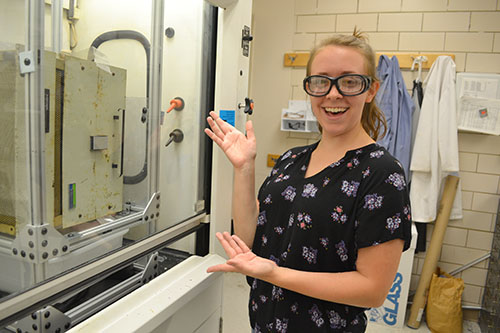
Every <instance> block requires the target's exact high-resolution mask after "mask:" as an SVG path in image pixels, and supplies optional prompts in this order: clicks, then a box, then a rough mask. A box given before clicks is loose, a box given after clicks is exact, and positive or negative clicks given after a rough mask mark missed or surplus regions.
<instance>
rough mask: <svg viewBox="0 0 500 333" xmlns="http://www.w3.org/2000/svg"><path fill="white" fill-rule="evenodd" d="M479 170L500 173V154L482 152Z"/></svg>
mask: <svg viewBox="0 0 500 333" xmlns="http://www.w3.org/2000/svg"><path fill="white" fill-rule="evenodd" d="M477 171H478V172H484V173H491V174H494V175H500V156H499V155H485V154H480V155H479V162H478V166H477Z"/></svg>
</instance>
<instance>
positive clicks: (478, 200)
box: [472, 192, 500, 214]
mask: <svg viewBox="0 0 500 333" xmlns="http://www.w3.org/2000/svg"><path fill="white" fill-rule="evenodd" d="M499 199H500V195H494V194H486V193H476V192H475V193H474V195H473V197H472V210H476V211H480V212H487V213H492V214H494V213H496V212H497V209H498V200H499Z"/></svg>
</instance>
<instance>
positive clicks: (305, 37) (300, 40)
mask: <svg viewBox="0 0 500 333" xmlns="http://www.w3.org/2000/svg"><path fill="white" fill-rule="evenodd" d="M315 40H316V35H315V34H294V35H293V38H292V48H293V50H294V51H309V50H310V49H312V48H313V47H314V43H315Z"/></svg>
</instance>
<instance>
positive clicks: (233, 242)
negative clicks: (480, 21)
mask: <svg viewBox="0 0 500 333" xmlns="http://www.w3.org/2000/svg"><path fill="white" fill-rule="evenodd" d="M216 237H217V239H218V240H219V242H220V243H221V245H222V247H223V248H224V251H226V254H227V255H228V256H229V260H228V261H226V262H225V263H224V264H220V265H215V266H211V267H209V268H208V269H207V272H209V273H211V272H219V271H220V272H237V273H241V274H245V275H248V276H251V277H254V278H257V279H262V280H265V279H266V278H267V277H268V276H270V274H271V273H272V272H273V270H274V269H275V268H276V267H277V265H276V263H275V262H274V261H272V260H269V259H264V258H262V257H259V256H257V255H256V254H255V253H253V252H252V251H251V250H250V249H249V248H248V246H247V245H246V244H245V242H243V241H242V240H241V239H240V238H239V237H238V236H236V235H233V236H231V235H230V234H229V233H227V232H224V233H223V234H221V233H217V234H216Z"/></svg>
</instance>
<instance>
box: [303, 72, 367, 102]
mask: <svg viewBox="0 0 500 333" xmlns="http://www.w3.org/2000/svg"><path fill="white" fill-rule="evenodd" d="M303 83H304V90H305V91H306V93H307V94H308V95H310V96H314V97H321V96H326V95H328V94H329V93H330V90H332V87H333V86H334V85H335V88H337V91H338V92H339V93H340V94H341V95H342V96H357V95H361V94H362V93H364V92H365V91H367V90H368V89H370V85H371V83H372V79H371V77H369V76H366V75H361V74H345V75H341V76H338V77H330V76H326V75H311V76H308V77H306V78H305V79H304V81H303Z"/></svg>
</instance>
